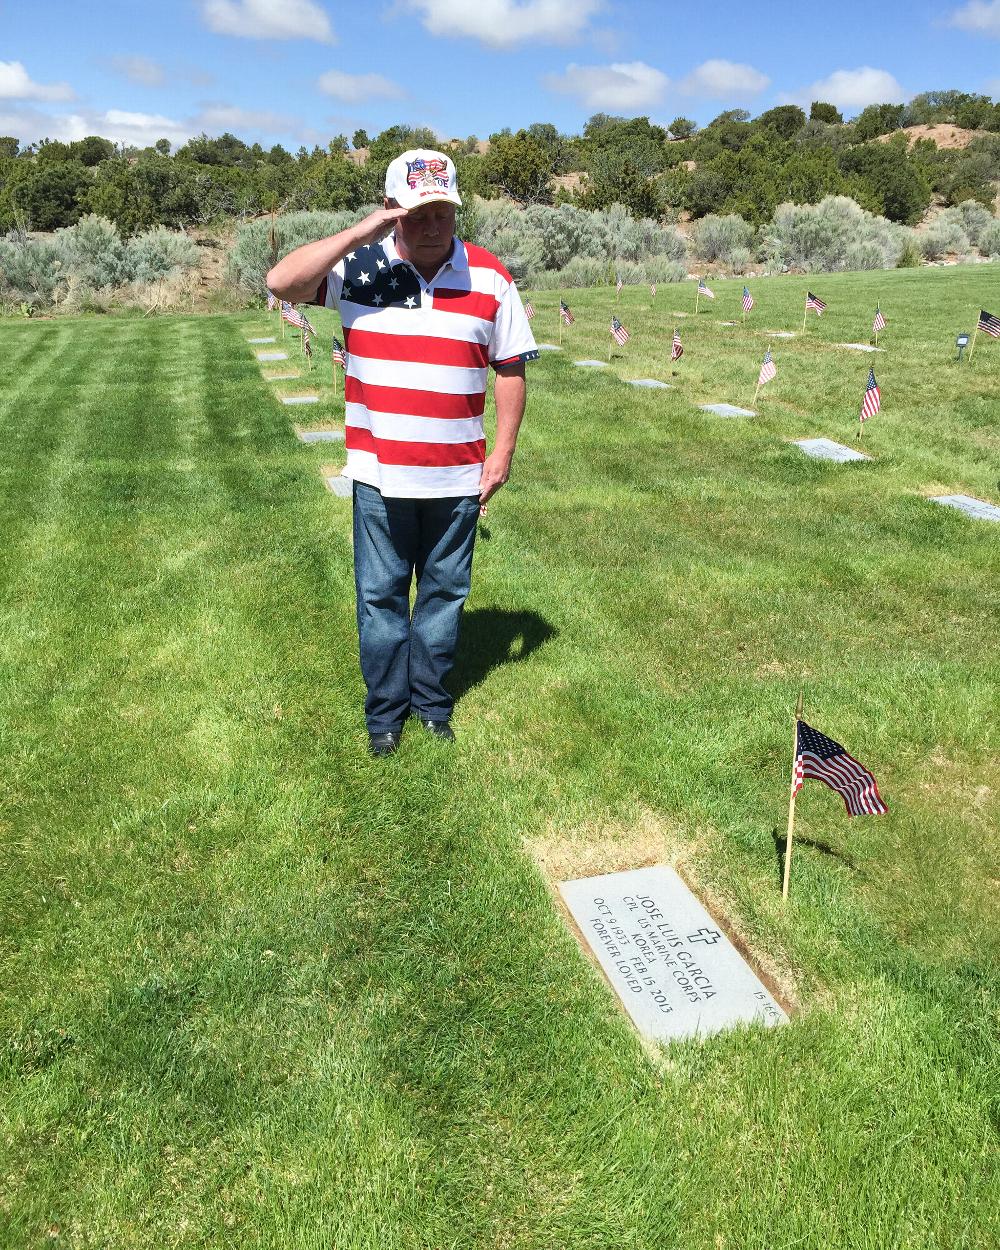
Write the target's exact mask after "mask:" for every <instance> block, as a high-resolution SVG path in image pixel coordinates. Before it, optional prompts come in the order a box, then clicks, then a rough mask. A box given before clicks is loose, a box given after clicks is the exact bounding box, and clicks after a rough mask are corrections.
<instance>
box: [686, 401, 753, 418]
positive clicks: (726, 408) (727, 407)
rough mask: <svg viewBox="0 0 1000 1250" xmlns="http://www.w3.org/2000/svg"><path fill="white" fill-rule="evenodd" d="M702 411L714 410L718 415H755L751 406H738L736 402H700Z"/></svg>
mask: <svg viewBox="0 0 1000 1250" xmlns="http://www.w3.org/2000/svg"><path fill="white" fill-rule="evenodd" d="M698 407H699V408H700V409H701V410H702V412H712V413H714V414H715V415H716V416H717V417H755V416H756V415H757V414H756V413H755V412H753V411H752V410H751V409H750V408H737V407H736V405H735V404H699V405H698Z"/></svg>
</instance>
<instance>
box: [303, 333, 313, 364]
mask: <svg viewBox="0 0 1000 1250" xmlns="http://www.w3.org/2000/svg"><path fill="white" fill-rule="evenodd" d="M302 350H303V351H304V352H305V354H306V355H307V356H308V357H309V358H310V360H311V359H312V354H313V345H312V339H311V338H310V337H309V335H308V334H303V336H302Z"/></svg>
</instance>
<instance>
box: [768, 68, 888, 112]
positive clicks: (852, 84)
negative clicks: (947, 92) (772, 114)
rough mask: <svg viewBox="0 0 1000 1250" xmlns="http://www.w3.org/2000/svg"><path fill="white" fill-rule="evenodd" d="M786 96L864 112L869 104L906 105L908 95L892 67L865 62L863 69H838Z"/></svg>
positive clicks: (786, 99) (791, 101)
mask: <svg viewBox="0 0 1000 1250" xmlns="http://www.w3.org/2000/svg"><path fill="white" fill-rule="evenodd" d="M782 99H783V101H784V102H785V103H789V104H802V105H809V104H810V103H812V101H813V100H822V101H824V103H826V104H835V105H836V106H837V108H839V109H841V110H842V111H843V112H845V113H860V111H861V110H862V109H863V108H866V107H867V106H868V105H869V104H902V103H903V102H904V101H905V100H907V99H908V95H907V93H906V92H905V91H904V90H903V88H902V87H901V86H900V85H899V83H898V82H897V81H896V80H895V78H893V76H892V74H890V73H889V71H888V70H885V69H872V67H871V66H870V65H862V66H861V67H860V68H859V69H838V70H834V72H833V73H832V74H831V75H830V76H829V77H828V78H822V79H820V81H819V82H814V83H813V84H812V86H811V87H803V88H802V90H801V91H796V92H795V93H794V94H792V95H789V96H784V97H782Z"/></svg>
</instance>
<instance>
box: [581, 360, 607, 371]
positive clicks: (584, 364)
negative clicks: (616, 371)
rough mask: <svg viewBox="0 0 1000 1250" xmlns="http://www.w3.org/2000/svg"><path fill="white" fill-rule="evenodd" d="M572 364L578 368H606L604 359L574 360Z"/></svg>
mask: <svg viewBox="0 0 1000 1250" xmlns="http://www.w3.org/2000/svg"><path fill="white" fill-rule="evenodd" d="M573 364H575V365H576V367H577V368H578V369H606V368H607V367H608V362H607V361H606V360H574V361H573Z"/></svg>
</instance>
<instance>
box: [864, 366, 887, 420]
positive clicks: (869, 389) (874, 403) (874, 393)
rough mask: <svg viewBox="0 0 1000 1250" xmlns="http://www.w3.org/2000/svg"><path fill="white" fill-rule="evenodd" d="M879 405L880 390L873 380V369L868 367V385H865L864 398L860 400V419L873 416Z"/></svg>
mask: <svg viewBox="0 0 1000 1250" xmlns="http://www.w3.org/2000/svg"><path fill="white" fill-rule="evenodd" d="M881 407H882V392H881V391H880V390H879V389H878V383H877V382H876V381H875V370H874V369H869V370H868V385H867V386H866V387H865V394H864V398H863V399H862V400H861V420H862V421H867V420H868V418H869V417H874V415H875V414H876V412H878V410H879V409H880V408H881Z"/></svg>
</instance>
